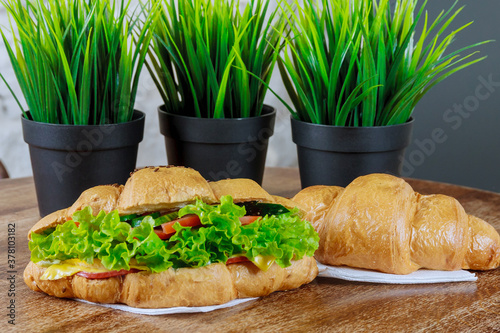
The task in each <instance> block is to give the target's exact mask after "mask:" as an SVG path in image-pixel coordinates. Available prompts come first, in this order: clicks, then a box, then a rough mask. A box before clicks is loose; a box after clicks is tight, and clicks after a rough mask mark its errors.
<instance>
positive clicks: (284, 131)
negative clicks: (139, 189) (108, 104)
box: [0, 1, 297, 178]
mask: <svg viewBox="0 0 500 333" xmlns="http://www.w3.org/2000/svg"><path fill="white" fill-rule="evenodd" d="M134 2H137V1H134ZM243 2H246V1H242V3H243ZM7 24H8V19H7V14H6V11H5V9H4V8H3V7H2V6H0V25H2V26H6V25H7ZM0 72H1V73H2V75H4V77H5V78H6V79H7V81H8V82H9V84H11V86H13V88H14V90H15V92H16V94H17V95H18V96H21V94H20V91H19V88H18V86H17V81H16V79H15V77H14V74H13V71H12V69H11V65H10V61H9V59H8V55H7V52H6V50H5V45H4V43H3V42H1V41H0ZM275 74H277V73H275ZM272 86H273V89H275V90H277V91H279V92H280V93H281V95H282V96H285V95H286V93H285V90H284V88H283V87H282V84H281V80H280V78H279V75H275V76H274V77H273V79H272ZM22 102H24V101H22ZM266 103H267V104H270V105H273V106H275V107H277V109H278V119H277V123H276V128H275V134H274V136H273V137H272V138H271V142H270V147H269V152H268V158H267V164H268V165H270V166H295V165H296V163H297V162H296V159H297V156H296V150H295V145H294V144H293V143H292V141H291V134H290V124H289V123H290V121H289V114H288V112H287V111H286V110H285V108H284V107H283V106H282V105H281V103H279V101H278V100H277V99H276V98H275V97H274V96H272V95H271V93H269V94H268V96H267V101H266ZM160 104H162V102H161V98H160V95H159V94H158V92H157V91H156V88H155V86H154V83H153V81H152V80H151V77H150V76H149V73H148V72H147V70H144V72H143V74H142V76H141V83H140V88H139V92H138V96H137V101H136V109H138V110H141V111H144V112H145V113H146V115H147V117H146V130H145V134H144V140H143V142H142V143H141V144H140V146H139V156H138V162H137V165H138V166H146V165H166V164H167V157H166V153H165V146H164V139H163V136H162V135H161V134H160V133H159V128H158V122H157V119H158V117H157V114H156V108H157V107H158V106H159V105H160ZM20 115H21V110H20V109H19V107H18V106H17V104H16V102H15V100H14V98H13V97H12V96H11V94H10V92H9V91H8V89H7V87H6V86H5V84H4V83H3V82H0V160H1V161H2V162H3V164H4V165H5V166H6V167H7V169H8V171H9V173H10V176H11V177H13V178H14V177H26V176H30V175H31V174H32V172H31V165H30V160H29V153H28V146H27V144H26V143H25V142H24V140H23V136H22V131H21V120H20Z"/></svg>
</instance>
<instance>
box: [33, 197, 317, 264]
mask: <svg viewBox="0 0 500 333" xmlns="http://www.w3.org/2000/svg"><path fill="white" fill-rule="evenodd" d="M178 214H179V217H182V216H184V215H188V214H196V215H197V216H198V217H199V218H200V222H201V224H202V225H201V227H183V226H181V225H180V224H178V223H176V224H175V225H174V226H173V227H174V229H175V230H176V233H175V234H174V235H173V236H172V237H171V238H170V239H168V240H166V241H163V240H161V239H160V238H159V237H158V236H157V235H156V233H155V232H154V227H155V220H154V219H153V218H152V217H150V216H146V217H144V219H143V220H142V222H141V223H140V224H139V225H138V226H137V227H134V228H132V227H131V225H130V224H129V223H126V222H122V221H120V216H119V215H118V212H117V211H113V212H111V213H109V214H106V213H105V212H103V211H101V212H99V213H98V214H97V215H96V216H93V214H92V209H91V208H90V207H86V208H84V209H83V210H81V211H78V212H76V213H75V214H74V215H73V219H72V220H70V221H67V222H65V223H64V224H61V225H58V226H57V227H56V228H55V229H54V230H51V231H49V232H44V233H41V234H37V233H33V234H32V235H31V241H30V242H29V249H30V250H31V260H32V261H33V262H35V263H36V262H40V261H49V262H50V261H52V262H58V261H63V260H67V259H80V260H83V261H85V262H87V263H89V264H91V263H93V260H94V259H95V258H97V259H99V260H100V261H101V263H102V264H103V265H104V267H106V268H107V269H109V270H121V269H126V270H128V269H130V262H131V260H132V259H134V260H135V262H137V263H138V264H141V265H146V266H147V267H149V269H150V270H151V271H152V272H161V271H165V270H167V269H169V268H171V267H173V268H181V267H202V266H205V265H209V264H211V263H226V262H227V260H228V259H229V258H230V257H232V256H236V255H245V256H246V257H247V258H248V259H249V260H251V261H255V260H256V257H258V256H265V257H272V258H274V260H275V261H276V263H277V264H278V265H279V266H281V267H287V266H289V265H291V260H292V259H295V260H299V259H301V258H303V257H304V256H312V255H313V254H314V252H315V251H316V249H317V248H318V242H319V237H318V234H317V233H316V232H315V231H314V229H313V227H312V226H311V224H310V223H309V222H307V221H303V220H301V218H300V217H299V216H298V211H297V210H293V211H290V212H287V213H284V214H281V215H271V216H270V215H266V216H264V217H262V218H260V219H258V220H256V221H255V222H253V223H251V224H248V225H244V226H243V225H241V223H240V220H239V218H240V217H242V216H245V214H246V211H245V207H241V206H238V205H236V204H234V203H233V199H232V198H231V197H230V196H224V197H222V198H221V203H220V204H219V205H214V206H212V205H208V204H206V203H204V202H203V201H201V200H197V201H196V203H194V204H192V205H187V206H185V207H183V208H182V209H180V210H179V212H178Z"/></svg>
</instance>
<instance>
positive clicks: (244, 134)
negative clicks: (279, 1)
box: [147, 0, 286, 183]
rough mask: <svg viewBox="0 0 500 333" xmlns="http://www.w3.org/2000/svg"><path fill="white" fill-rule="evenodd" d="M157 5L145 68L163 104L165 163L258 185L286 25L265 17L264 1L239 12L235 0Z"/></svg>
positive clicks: (277, 18)
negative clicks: (270, 88) (267, 101)
mask: <svg viewBox="0 0 500 333" xmlns="http://www.w3.org/2000/svg"><path fill="white" fill-rule="evenodd" d="M159 1H160V2H161V4H162V11H161V15H160V18H159V20H158V23H157V25H156V29H155V36H154V38H153V42H152V47H151V51H150V54H151V56H150V63H149V62H148V63H147V66H148V68H149V70H150V72H151V76H152V77H153V79H154V80H155V83H156V85H157V87H158V90H159V91H160V93H161V96H162V98H163V102H164V105H162V106H161V107H160V108H159V110H158V113H159V121H160V130H161V133H162V134H163V135H164V136H165V143H166V148H167V156H168V162H169V164H173V165H184V166H188V167H192V168H194V169H196V170H198V171H200V172H201V174H202V175H203V176H204V177H206V178H207V179H211V180H218V179H223V178H250V179H253V180H255V181H257V182H258V183H262V176H263V173H264V166H265V159H266V153H267V146H268V139H269V137H270V136H271V135H272V134H273V131H274V122H275V116H276V111H275V109H274V108H272V107H270V106H268V105H264V97H265V95H266V92H267V85H266V84H268V83H269V81H270V79H271V75H272V72H273V68H274V67H275V64H276V61H277V58H278V52H276V50H279V49H280V48H281V46H282V44H283V32H284V30H285V24H286V20H285V19H284V18H283V17H282V16H281V15H278V11H277V10H274V11H272V12H270V13H268V9H269V4H270V1H269V0H253V1H250V2H249V4H248V5H247V6H246V7H245V9H244V10H240V6H239V1H234V0H159ZM266 14H269V16H268V17H266ZM254 76H255V77H254Z"/></svg>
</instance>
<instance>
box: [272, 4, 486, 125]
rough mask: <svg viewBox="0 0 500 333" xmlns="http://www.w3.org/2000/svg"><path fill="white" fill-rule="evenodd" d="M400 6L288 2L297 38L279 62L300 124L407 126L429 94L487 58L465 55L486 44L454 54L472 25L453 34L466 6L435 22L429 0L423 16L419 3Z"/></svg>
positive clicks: (294, 114)
mask: <svg viewBox="0 0 500 333" xmlns="http://www.w3.org/2000/svg"><path fill="white" fill-rule="evenodd" d="M393 3H394V4H391V1H389V0H352V1H345V0H304V1H303V2H299V1H298V0H296V1H295V6H291V5H288V4H286V3H285V4H284V10H286V11H287V12H288V13H290V16H291V20H292V22H291V23H290V24H289V26H290V29H291V30H292V37H291V38H290V39H288V40H287V43H286V46H285V48H284V49H285V52H284V54H283V56H282V57H281V58H280V59H279V62H278V65H279V68H280V72H281V75H282V78H283V82H284V84H285V87H286V89H287V92H288V95H289V96H290V98H291V101H292V103H293V106H294V107H295V110H293V109H292V108H291V106H289V105H286V106H287V108H288V109H289V110H290V112H291V113H292V116H293V117H294V118H295V119H298V120H302V121H305V122H311V123H315V124H325V125H336V126H387V125H395V124H401V123H405V122H406V121H408V120H409V118H410V117H411V115H412V112H413V110H414V108H415V106H416V104H417V103H418V101H419V100H420V99H421V98H422V97H423V96H424V95H425V94H426V93H427V92H428V91H429V89H431V88H432V87H433V86H435V85H436V84H438V83H439V82H441V81H443V80H444V79H446V78H447V77H449V76H450V75H452V74H454V73H455V72H457V71H459V70H461V69H463V68H465V67H468V66H470V65H472V64H474V63H476V62H479V61H481V60H482V59H484V58H479V59H477V58H475V57H473V56H474V54H475V53H477V52H472V53H467V54H465V55H462V54H461V53H463V52H465V51H467V50H469V49H471V48H474V47H477V46H479V45H481V44H484V43H486V42H480V43H476V44H473V45H469V46H466V47H463V48H461V49H459V50H456V51H452V52H450V51H449V48H450V46H451V44H452V43H453V41H454V40H455V39H456V37H457V35H458V34H459V33H460V31H462V30H464V29H466V28H467V27H468V26H469V25H470V24H471V23H472V22H471V23H468V24H465V25H463V26H460V27H459V28H457V29H455V30H453V31H451V32H447V31H448V30H449V28H450V25H451V24H452V23H453V22H454V20H455V18H456V17H457V16H458V14H459V13H460V12H461V11H462V9H463V7H462V8H458V9H457V2H455V3H454V4H453V6H452V7H451V8H450V9H449V10H447V11H442V12H441V13H440V14H439V15H438V16H437V17H436V18H435V19H434V20H430V19H429V16H428V13H427V11H426V10H425V7H426V4H427V1H424V2H423V3H422V5H421V7H420V9H419V10H418V11H417V8H418V0H401V1H396V2H393ZM391 6H392V7H393V8H391ZM422 20H423V22H422ZM419 26H421V27H422V30H421V31H417V27H419ZM278 97H279V96H278ZM285 104H286V103H285Z"/></svg>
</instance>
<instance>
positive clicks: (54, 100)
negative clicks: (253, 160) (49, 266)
mask: <svg viewBox="0 0 500 333" xmlns="http://www.w3.org/2000/svg"><path fill="white" fill-rule="evenodd" d="M0 3H1V4H2V5H3V6H4V7H5V9H6V10H7V13H8V15H9V19H10V31H11V32H10V33H11V34H12V37H13V42H12V45H10V44H9V43H8V41H7V37H6V34H7V28H5V27H2V28H1V29H2V30H1V34H2V37H3V41H4V42H5V45H6V48H7V52H8V54H9V57H10V61H11V63H12V66H13V68H14V72H15V75H16V77H17V81H18V83H19V85H20V88H21V91H22V93H23V95H24V98H25V100H26V104H27V106H28V111H24V110H25V109H24V108H23V107H22V105H21V103H20V101H19V99H18V98H17V97H16V96H14V97H15V98H16V100H17V101H18V103H19V106H20V107H21V110H22V116H21V118H22V127H23V134H24V139H25V141H26V142H27V143H28V145H29V148H30V157H31V163H32V169H33V176H34V181H35V187H36V193H37V198H38V204H39V211H40V215H41V216H45V215H47V214H49V213H51V212H53V211H55V210H58V209H61V208H65V207H68V206H69V205H70V204H71V203H73V202H74V201H75V200H76V199H77V197H78V196H79V194H80V193H81V192H82V191H83V190H85V189H87V188H89V187H92V186H95V185H99V184H113V183H118V184H121V183H124V182H125V181H126V179H127V178H128V176H129V174H130V172H131V171H133V170H134V168H135V164H136V159H137V149H138V145H139V142H140V141H142V138H143V133H144V118H145V115H144V113H142V112H140V111H135V110H134V102H135V97H136V92H137V89H138V82H139V74H140V72H141V68H142V67H143V64H144V61H145V57H146V55H147V50H148V46H149V42H150V40H151V38H152V32H151V30H150V28H151V27H152V24H153V22H154V21H155V18H154V17H153V16H154V11H153V12H152V13H142V12H140V11H139V12H136V13H134V14H132V18H130V17H129V16H128V12H130V1H129V0H128V1H124V0H122V1H115V0H110V1H84V0H63V1H56V0H49V1H41V0H37V1H33V0H30V1H26V2H24V1H23V2H21V1H16V0H1V1H0ZM136 14H137V15H136ZM139 20H141V21H139ZM139 22H141V24H140V25H139V24H138V23H139ZM134 40H135V42H134ZM2 79H3V80H4V81H5V83H6V84H7V86H8V87H9V89H10V90H11V92H12V89H11V88H10V86H9V84H8V83H7V81H6V80H5V78H4V77H3V76H2ZM13 94H14V93H13Z"/></svg>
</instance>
